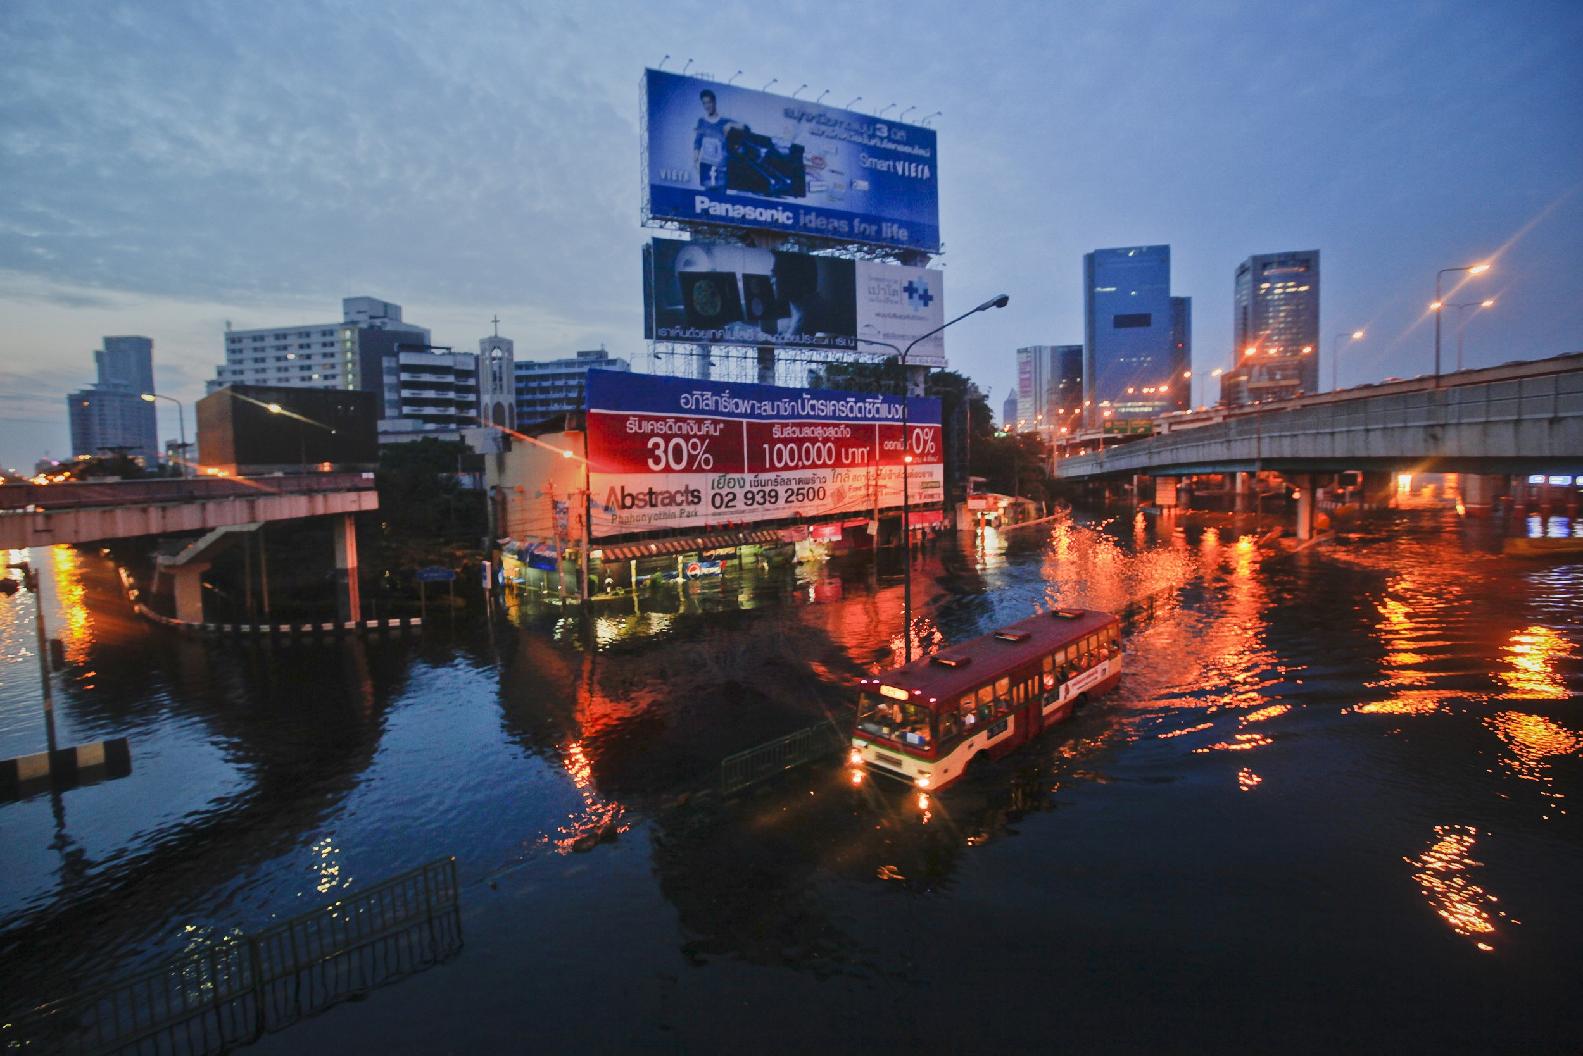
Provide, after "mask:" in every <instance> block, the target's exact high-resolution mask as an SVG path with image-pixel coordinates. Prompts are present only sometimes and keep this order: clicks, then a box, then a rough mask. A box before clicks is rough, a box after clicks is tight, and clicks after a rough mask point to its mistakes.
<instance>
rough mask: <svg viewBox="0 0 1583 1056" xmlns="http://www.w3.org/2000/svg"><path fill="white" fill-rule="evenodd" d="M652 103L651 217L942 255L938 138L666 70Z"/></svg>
mask: <svg viewBox="0 0 1583 1056" xmlns="http://www.w3.org/2000/svg"><path fill="white" fill-rule="evenodd" d="M644 105H645V107H646V108H647V111H646V115H645V116H646V121H647V124H646V128H647V137H648V139H647V144H646V146H647V153H648V174H647V181H646V184H645V191H646V194H647V202H646V205H647V213H648V216H649V217H650V218H652V219H663V220H679V221H682V222H691V223H713V224H725V225H730V226H734V227H753V228H763V229H768V230H772V231H784V232H787V233H789V234H800V235H812V236H818V237H821V238H831V239H836V240H839V241H842V242H865V243H871V244H874V245H881V246H894V247H900V248H904V249H917V250H922V251H924V252H928V253H935V252H938V251H939V249H940V200H939V167H938V163H937V159H936V154H935V134H934V130H933V129H929V128H924V127H922V126H921V125H904V124H900V123H899V122H895V121H885V120H881V119H880V118H877V117H872V116H870V115H868V114H859V113H856V112H854V111H851V110H841V109H838V108H836V107H833V106H820V105H818V104H816V103H809V102H803V101H801V100H797V99H792V98H790V97H788V96H783V95H771V94H769V93H768V92H759V91H754V90H753V89H751V88H738V87H735V86H733V85H728V84H717V83H716V82H714V81H708V80H703V79H700V78H697V77H684V76H682V75H680V74H675V73H666V72H664V71H662V70H648V71H647V72H646V73H645V76H644Z"/></svg>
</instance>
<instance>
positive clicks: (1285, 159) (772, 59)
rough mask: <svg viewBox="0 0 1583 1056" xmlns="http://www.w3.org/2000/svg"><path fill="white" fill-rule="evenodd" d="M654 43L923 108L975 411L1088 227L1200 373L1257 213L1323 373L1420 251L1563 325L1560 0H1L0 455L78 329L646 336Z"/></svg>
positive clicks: (1509, 311)
mask: <svg viewBox="0 0 1583 1056" xmlns="http://www.w3.org/2000/svg"><path fill="white" fill-rule="evenodd" d="M667 53H669V54H670V55H671V56H672V58H671V60H670V62H669V63H667V68H668V69H672V70H676V69H679V68H681V67H682V65H683V64H684V63H686V62H687V60H688V59H692V60H693V61H692V69H691V71H690V72H694V73H697V72H699V71H703V72H706V73H708V74H712V75H713V76H715V77H716V78H718V79H720V80H726V79H728V78H730V77H732V75H733V74H734V73H735V71H737V70H738V69H741V70H742V71H743V72H742V75H741V76H740V77H738V78H737V82H738V83H740V84H745V85H749V86H752V87H759V86H762V85H764V84H765V83H766V82H768V81H770V80H771V78H778V80H779V83H778V84H777V85H776V86H775V90H776V91H787V90H790V89H792V88H795V87H796V86H798V85H799V84H801V83H803V82H807V84H808V85H809V88H808V89H807V90H806V91H805V92H803V93H802V95H803V98H810V97H813V96H815V95H817V94H818V93H820V92H822V91H823V90H824V89H826V88H828V89H829V94H828V96H826V98H825V101H826V102H827V103H834V104H836V105H842V104H844V103H846V101H847V100H850V99H853V98H854V97H861V101H860V102H858V103H857V104H856V109H859V110H866V111H869V112H874V111H878V110H879V109H881V108H883V107H885V106H886V105H887V104H890V103H892V102H894V103H896V104H898V106H897V110H893V111H891V113H892V115H894V114H895V113H896V112H898V111H899V110H900V109H901V108H904V107H907V106H916V107H917V108H918V109H917V110H915V111H914V112H913V117H914V118H916V117H917V116H918V115H920V114H927V113H930V112H932V111H936V110H939V111H943V116H941V117H940V118H938V119H937V120H936V121H935V122H934V126H935V128H936V129H937V130H938V132H939V149H940V162H939V169H940V181H941V195H942V197H941V228H942V231H943V236H944V242H945V247H946V248H945V253H944V256H943V258H942V259H941V265H942V266H943V267H944V268H945V269H946V286H947V289H946V298H947V304H946V309H947V311H948V312H949V313H955V312H959V311H962V310H965V309H966V308H968V307H971V306H972V305H973V304H976V303H978V302H979V301H980V300H983V299H984V298H986V297H988V296H990V295H992V294H995V293H998V292H1001V291H1005V292H1007V293H1009V294H1010V295H1011V306H1010V308H1008V309H1006V310H1005V311H1000V312H994V313H990V314H989V315H987V316H980V317H975V318H974V319H972V320H970V321H969V322H966V323H964V324H962V325H961V326H960V327H958V328H957V329H956V330H955V331H953V332H952V333H951V335H950V338H949V341H948V344H947V353H948V355H949V357H950V360H951V362H952V365H953V366H954V367H956V368H957V369H960V370H962V371H964V372H965V373H967V374H969V375H971V376H972V377H973V378H975V379H976V380H977V381H978V382H979V384H980V385H981V386H986V387H989V388H990V389H991V394H992V404H993V406H994V407H995V408H996V411H997V413H998V411H999V406H1000V402H1001V400H1002V399H1003V398H1004V396H1005V394H1006V392H1007V390H1008V387H1009V386H1010V385H1011V383H1012V381H1013V378H1014V368H1013V356H1012V350H1013V349H1014V348H1016V347H1017V346H1019V345H1025V344H1036V343H1076V342H1080V341H1081V340H1082V335H1083V316H1082V289H1081V287H1082V255H1083V253H1084V252H1086V251H1088V250H1090V249H1094V248H1098V247H1104V246H1126V245H1140V244H1147V243H1168V244H1169V245H1170V246H1171V251H1172V265H1173V276H1172V285H1173V292H1174V293H1176V294H1177V295H1183V296H1189V297H1192V298H1193V317H1194V319H1193V321H1194V328H1193V360H1194V368H1195V370H1196V371H1197V372H1198V374H1199V376H1200V378H1203V377H1204V376H1205V375H1207V373H1208V371H1209V370H1210V369H1212V368H1213V367H1215V366H1219V365H1226V364H1228V363H1229V362H1230V358H1231V355H1232V348H1231V340H1232V326H1231V299H1232V276H1233V272H1234V269H1235V268H1236V265H1237V264H1238V262H1239V261H1241V260H1242V259H1243V258H1244V257H1246V256H1248V255H1250V254H1253V253H1265V252H1274V251H1278V250H1283V249H1312V248H1318V249H1319V250H1320V251H1321V253H1322V268H1323V275H1322V289H1323V300H1322V307H1321V316H1322V332H1323V334H1324V335H1325V337H1324V341H1323V353H1324V354H1325V355H1326V356H1328V354H1329V351H1330V337H1331V335H1332V334H1334V333H1337V332H1341V331H1350V330H1352V329H1354V328H1358V327H1362V328H1366V330H1367V332H1368V337H1367V338H1366V340H1365V341H1364V342H1362V343H1361V344H1360V345H1359V346H1356V347H1355V348H1353V349H1352V350H1351V351H1350V352H1349V355H1348V356H1347V357H1344V358H1343V359H1342V361H1341V366H1340V379H1341V383H1342V384H1343V385H1345V384H1349V383H1358V382H1364V381H1371V380H1378V379H1379V378H1382V377H1385V376H1387V375H1400V376H1411V375H1414V374H1418V373H1422V372H1424V371H1427V370H1428V369H1430V364H1431V356H1432V350H1431V334H1432V326H1430V325H1429V324H1428V323H1427V321H1426V313H1425V306H1426V304H1427V302H1428V301H1429V300H1430V299H1431V295H1432V293H1433V286H1434V276H1435V271H1436V269H1438V268H1442V267H1447V266H1452V265H1457V264H1464V263H1471V262H1474V261H1479V260H1484V259H1493V260H1494V261H1495V266H1494V269H1493V270H1492V271H1491V272H1490V273H1489V274H1488V275H1485V276H1483V277H1481V278H1478V279H1474V280H1471V282H1470V284H1469V287H1468V288H1467V289H1466V290H1464V291H1461V292H1460V293H1459V294H1458V299H1469V298H1474V299H1476V298H1481V297H1484V296H1491V295H1493V296H1495V297H1497V298H1498V304H1497V306H1496V307H1495V308H1493V309H1491V310H1489V311H1488V312H1484V313H1480V314H1479V315H1478V317H1476V318H1475V319H1473V321H1472V322H1471V323H1470V325H1469V327H1468V329H1467V332H1466V346H1467V359H1468V362H1469V364H1470V365H1484V364H1491V363H1499V362H1504V361H1506V360H1510V359H1531V358H1538V357H1541V356H1550V355H1556V354H1559V353H1563V352H1571V351H1577V350H1579V349H1583V4H1579V3H1577V2H1575V0H1568V2H1553V3H1540V2H1523V0H1502V2H1500V3H1486V2H1458V0H1442V2H1400V3H1399V2H1391V0H1384V2H1382V0H1363V2H1356V3H1310V4H1269V3H1263V2H1259V3H1237V2H1206V3H1193V4H1165V3H1160V2H1158V0H1154V2H1144V0H1138V2H1134V0H1109V2H1106V3H1103V4H1095V3H1051V2H1044V3H999V4H996V3H981V4H963V3H930V2H920V0H911V2H909V3H906V4H899V5H897V4H891V5H883V4H868V5H864V4H850V5H843V4H830V3H806V4H803V3H795V2H789V0H788V2H782V3H777V4H763V3H754V4H748V3H735V4H733V3H722V2H720V0H711V2H708V3H691V2H680V0H672V2H668V3H665V4H637V3H631V4H619V3H611V2H599V0H590V2H584V3H578V4H569V3H568V4H550V3H512V4H508V3H471V2H465V0H464V2H461V3H450V4H434V3H403V2H393V3H385V4H353V3H348V2H313V0H281V2H272V3H226V2H220V0H215V2H211V3H184V2H180V0H160V2H157V3H147V2H143V3H113V2H101V0H94V2H88V0H5V2H4V3H3V4H0V158H3V163H0V319H3V321H4V325H3V326H0V463H12V464H24V465H30V464H31V463H32V461H33V459H34V458H36V457H37V456H39V455H42V454H44V453H45V452H50V453H53V454H54V455H56V456H60V455H64V454H66V453H67V448H68V438H67V427H66V410H65V402H64V396H65V394H66V393H67V392H69V391H71V390H73V389H75V388H77V387H79V386H81V385H84V384H86V383H88V382H89V381H91V380H92V378H93V360H92V351H93V349H94V348H96V347H98V345H99V339H100V337H101V335H105V334H146V335H148V336H150V337H152V338H153V339H154V341H155V371H156V376H157V378H158V384H159V387H160V389H161V390H162V391H164V392H167V393H169V394H171V395H174V396H177V397H179V398H181V399H183V400H187V401H189V404H190V401H192V400H193V399H195V398H197V397H198V396H200V395H201V394H202V392H203V382H204V379H206V378H208V377H212V376H213V374H214V369H215V366H216V364H217V363H218V362H219V361H220V360H221V359H222V358H223V336H222V335H223V329H224V325H225V322H226V320H231V321H232V322H233V323H234V324H235V325H236V326H237V327H242V328H246V327H254V326H271V325H275V324H283V323H299V322H320V321H330V320H334V319H337V318H338V317H339V313H340V300H341V298H342V297H343V296H348V295H357V294H368V295H372V296H377V297H382V298H385V299H387V300H392V301H396V302H398V303H400V304H401V305H403V306H404V308H405V310H406V314H407V318H408V319H409V320H412V321H415V322H417V323H419V324H421V325H424V326H428V327H430V328H432V330H433V331H434V336H435V340H436V341H437V342H438V343H440V344H449V345H456V346H458V347H465V348H476V347H477V344H476V342H477V339H478V338H479V337H481V336H483V335H485V334H488V333H489V332H490V326H489V319H490V317H491V316H492V315H495V314H496V313H498V314H499V316H500V318H501V320H502V324H501V332H502V333H503V334H506V335H507V336H510V337H513V338H515V339H516V342H517V351H518V355H519V357H522V356H525V357H528V358H550V357H553V356H558V355H566V354H569V353H571V352H572V351H573V350H575V349H578V348H589V347H597V346H598V345H600V344H601V343H603V344H604V345H606V346H607V347H608V348H609V349H610V350H611V351H612V352H613V353H614V354H617V355H622V356H626V357H628V358H631V359H632V360H633V361H634V362H635V363H636V364H638V365H640V366H641V365H644V364H646V363H647V361H648V357H647V347H646V345H645V343H644V340H643V330H642V289H641V285H640V272H639V250H640V247H641V245H642V243H643V241H644V239H645V237H646V235H647V234H649V232H645V231H644V230H643V229H642V228H641V227H640V225H639V216H638V212H639V143H638V130H639V123H638V86H639V79H640V76H641V73H642V70H643V68H644V67H645V66H652V65H655V64H657V63H658V62H659V61H660V59H661V58H662V57H663V56H664V55H666V54H667ZM1448 322H1449V320H1448ZM1329 374H1330V371H1329V364H1328V362H1325V363H1323V374H1322V378H1323V379H1324V381H1325V382H1326V383H1327V384H1328V379H1329ZM1195 396H1196V398H1197V399H1198V400H1199V401H1200V402H1203V401H1204V399H1205V398H1206V396H1210V394H1209V393H1208V391H1207V389H1206V388H1202V387H1200V388H1197V389H1195ZM1210 398H1211V399H1212V396H1210ZM160 414H161V435H162V436H163V437H173V436H174V435H175V432H176V429H175V425H176V423H175V420H174V410H173V409H172V408H170V407H168V406H165V405H162V406H161V410H160ZM189 414H190V406H189Z"/></svg>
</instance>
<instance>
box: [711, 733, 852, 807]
mask: <svg viewBox="0 0 1583 1056" xmlns="http://www.w3.org/2000/svg"><path fill="white" fill-rule="evenodd" d="M846 743H847V737H846V735H845V734H843V733H842V732H841V731H840V730H839V729H837V728H836V726H835V725H834V724H833V723H829V722H821V723H819V724H818V725H816V726H809V727H807V728H806V729H802V730H798V731H796V732H795V733H788V734H787V735H786V736H784V737H778V738H776V739H775V740H773V741H770V742H769V743H767V744H761V745H759V746H758V747H757V748H749V749H748V750H747V751H745V752H738V753H737V754H736V755H732V756H727V757H726V758H725V759H724V760H723V761H722V762H721V763H720V791H721V793H722V794H724V795H730V794H731V793H733V792H736V791H739V790H741V789H744V788H746V787H748V786H749V785H752V784H757V783H758V782H760V781H763V780H765V779H766V778H770V777H774V776H775V775H776V774H779V773H782V772H784V771H787V770H790V769H791V768H792V767H794V766H801V765H802V764H803V763H806V762H811V761H812V760H814V759H819V758H822V757H824V756H829V755H834V754H835V753H837V752H839V751H840V750H841V749H842V748H844V747H845V746H846Z"/></svg>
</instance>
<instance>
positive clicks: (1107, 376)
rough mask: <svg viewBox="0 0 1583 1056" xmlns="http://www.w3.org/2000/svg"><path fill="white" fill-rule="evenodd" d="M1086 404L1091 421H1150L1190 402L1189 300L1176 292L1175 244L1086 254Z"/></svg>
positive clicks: (1137, 424)
mask: <svg viewBox="0 0 1583 1056" xmlns="http://www.w3.org/2000/svg"><path fill="white" fill-rule="evenodd" d="M1083 282H1084V290H1083V301H1084V312H1083V316H1084V330H1085V341H1084V358H1083V404H1084V406H1083V410H1084V412H1085V413H1084V421H1085V424H1087V425H1088V426H1090V427H1096V426H1104V427H1106V428H1112V429H1128V428H1142V427H1143V426H1144V424H1145V423H1147V422H1148V421H1150V420H1152V419H1153V418H1154V417H1155V416H1157V415H1160V414H1163V413H1165V412H1166V411H1174V410H1185V409H1186V408H1187V406H1188V404H1189V402H1190V396H1189V388H1188V386H1189V385H1190V379H1189V378H1188V377H1186V376H1185V375H1186V374H1187V372H1188V370H1189V364H1190V363H1191V356H1192V337H1191V333H1190V329H1191V321H1192V309H1191V302H1190V301H1189V299H1187V298H1184V297H1172V296H1171V247H1170V246H1131V247H1122V248H1118V249H1096V250H1094V251H1093V252H1092V253H1087V254H1085V255H1084V256H1083Z"/></svg>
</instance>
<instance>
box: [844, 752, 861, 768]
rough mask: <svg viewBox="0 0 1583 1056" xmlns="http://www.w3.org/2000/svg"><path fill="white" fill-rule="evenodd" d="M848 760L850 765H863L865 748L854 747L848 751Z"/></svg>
mask: <svg viewBox="0 0 1583 1056" xmlns="http://www.w3.org/2000/svg"><path fill="white" fill-rule="evenodd" d="M846 761H847V764H848V765H849V766H862V765H863V749H861V748H854V749H852V750H851V751H850V752H847V753H846Z"/></svg>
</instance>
